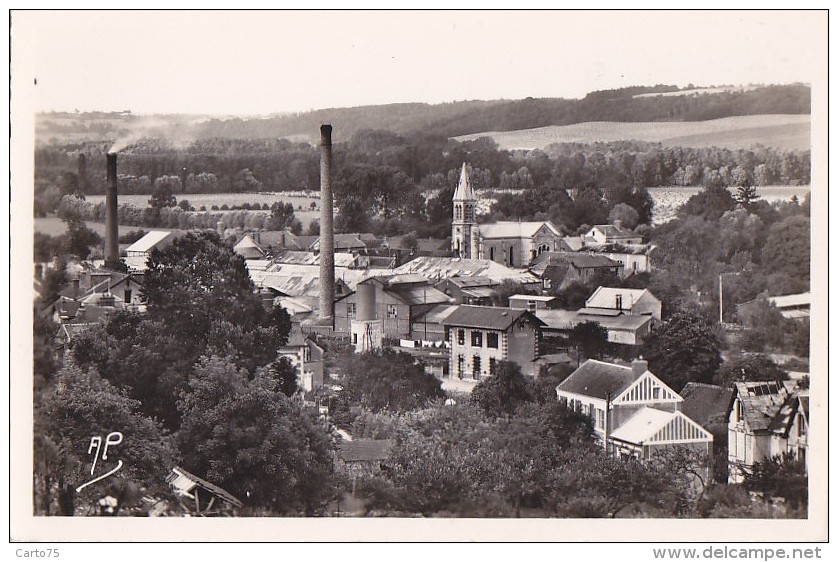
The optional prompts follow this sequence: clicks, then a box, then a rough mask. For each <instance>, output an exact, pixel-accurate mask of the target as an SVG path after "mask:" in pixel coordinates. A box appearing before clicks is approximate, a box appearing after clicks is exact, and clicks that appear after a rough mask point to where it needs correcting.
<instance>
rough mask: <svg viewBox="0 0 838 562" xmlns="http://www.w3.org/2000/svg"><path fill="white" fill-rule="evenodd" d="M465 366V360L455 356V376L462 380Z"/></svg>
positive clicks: (460, 356)
mask: <svg viewBox="0 0 838 562" xmlns="http://www.w3.org/2000/svg"><path fill="white" fill-rule="evenodd" d="M465 364H466V358H465V357H463V356H462V355H458V356H457V376H458V377H460V378H463V366H464V365H465Z"/></svg>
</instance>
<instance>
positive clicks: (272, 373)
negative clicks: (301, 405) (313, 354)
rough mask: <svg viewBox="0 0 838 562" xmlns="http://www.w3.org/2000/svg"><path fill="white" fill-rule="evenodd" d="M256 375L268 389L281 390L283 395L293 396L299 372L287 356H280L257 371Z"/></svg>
mask: <svg viewBox="0 0 838 562" xmlns="http://www.w3.org/2000/svg"><path fill="white" fill-rule="evenodd" d="M257 376H258V377H261V378H262V380H264V381H265V383H266V384H267V385H268V388H269V390H272V391H273V392H281V393H282V394H284V395H285V396H289V397H291V396H294V395H295V394H296V393H297V392H298V391H299V390H300V386H299V384H298V382H297V381H298V378H299V372H298V370H297V367H295V366H294V364H293V363H291V360H290V359H288V358H287V357H280V358H278V359H277V360H276V361H274V362H273V363H271V364H270V365H268V366H267V367H262V369H261V370H259V371H257Z"/></svg>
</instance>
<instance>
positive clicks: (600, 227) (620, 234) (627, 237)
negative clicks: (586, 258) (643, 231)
mask: <svg viewBox="0 0 838 562" xmlns="http://www.w3.org/2000/svg"><path fill="white" fill-rule="evenodd" d="M582 239H583V240H584V241H585V242H593V243H595V244H642V243H643V237H642V236H641V235H639V234H637V233H636V232H632V231H631V230H627V229H624V228H623V227H622V224H621V223H620V221H614V224H597V225H594V226H593V227H591V229H590V230H589V231H588V232H587V233H585V235H584V236H583V237H582Z"/></svg>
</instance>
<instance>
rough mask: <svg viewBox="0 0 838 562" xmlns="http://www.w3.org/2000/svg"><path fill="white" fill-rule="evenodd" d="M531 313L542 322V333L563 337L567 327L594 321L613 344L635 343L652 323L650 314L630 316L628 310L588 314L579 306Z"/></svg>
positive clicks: (637, 343)
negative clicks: (619, 312) (574, 308)
mask: <svg viewBox="0 0 838 562" xmlns="http://www.w3.org/2000/svg"><path fill="white" fill-rule="evenodd" d="M534 314H535V315H536V316H537V317H538V319H539V320H541V321H542V322H544V327H543V328H542V334H543V335H544V337H552V338H561V339H563V340H566V339H567V337H568V335H569V334H570V331H571V330H572V329H573V328H574V327H576V326H577V325H578V324H581V323H583V322H596V323H597V324H599V325H600V326H602V327H603V328H605V331H606V332H607V334H608V341H609V342H610V343H614V344H620V345H628V346H638V345H641V344H642V343H643V341H644V339H645V338H646V337H647V336H648V335H649V333H650V331H651V326H652V317H651V316H633V315H629V314H613V315H612V314H607V315H606V314H596V313H594V314H589V313H588V311H586V309H584V308H583V309H581V310H541V309H539V310H536V311H535V312H534Z"/></svg>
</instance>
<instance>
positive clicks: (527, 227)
mask: <svg viewBox="0 0 838 562" xmlns="http://www.w3.org/2000/svg"><path fill="white" fill-rule="evenodd" d="M542 227H546V228H547V229H548V230H549V231H550V232H552V233H553V234H554V235H556V236H561V235H562V234H561V232H559V230H558V229H557V228H556V227H555V226H553V223H551V222H550V221H529V222H515V221H501V222H496V223H492V224H481V225H480V227H479V228H480V237H481V238H487V239H491V238H532V237H533V236H534V235H535V234H536V233H537V232H538V231H539V230H540V229H541V228H542Z"/></svg>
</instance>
